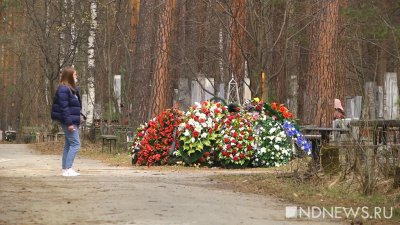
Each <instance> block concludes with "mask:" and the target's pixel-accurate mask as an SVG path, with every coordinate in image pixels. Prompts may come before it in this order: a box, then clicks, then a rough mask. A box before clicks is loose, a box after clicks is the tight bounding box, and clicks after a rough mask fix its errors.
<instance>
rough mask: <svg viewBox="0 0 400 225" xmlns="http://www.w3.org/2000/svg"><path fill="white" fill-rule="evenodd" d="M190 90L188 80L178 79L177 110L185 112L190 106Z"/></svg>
mask: <svg viewBox="0 0 400 225" xmlns="http://www.w3.org/2000/svg"><path fill="white" fill-rule="evenodd" d="M190 97H191V96H190V88H189V79H188V78H179V84H178V99H177V102H178V104H179V109H181V110H186V109H187V108H188V107H189V106H190Z"/></svg>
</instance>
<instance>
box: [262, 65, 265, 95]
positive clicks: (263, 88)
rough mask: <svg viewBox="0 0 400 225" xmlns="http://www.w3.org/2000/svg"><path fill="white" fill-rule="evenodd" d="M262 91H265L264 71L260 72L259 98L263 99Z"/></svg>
mask: <svg viewBox="0 0 400 225" xmlns="http://www.w3.org/2000/svg"><path fill="white" fill-rule="evenodd" d="M264 93H265V72H264V71H262V72H261V100H262V101H264Z"/></svg>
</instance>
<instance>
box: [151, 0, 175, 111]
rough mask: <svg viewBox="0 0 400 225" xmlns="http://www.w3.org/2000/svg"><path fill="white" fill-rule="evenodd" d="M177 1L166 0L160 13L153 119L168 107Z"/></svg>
mask: <svg viewBox="0 0 400 225" xmlns="http://www.w3.org/2000/svg"><path fill="white" fill-rule="evenodd" d="M174 8H175V0H165V1H163V3H162V7H161V11H160V20H159V21H158V31H157V34H158V35H157V42H156V45H157V47H156V57H157V58H156V62H155V70H154V74H153V85H152V92H151V118H153V117H155V116H156V115H158V114H160V113H161V112H162V111H163V110H165V109H166V108H167V107H168V104H167V103H168V96H171V93H169V92H168V90H169V87H170V85H169V82H170V70H169V57H170V54H171V53H170V49H171V36H172V33H171V32H172V26H173V11H174Z"/></svg>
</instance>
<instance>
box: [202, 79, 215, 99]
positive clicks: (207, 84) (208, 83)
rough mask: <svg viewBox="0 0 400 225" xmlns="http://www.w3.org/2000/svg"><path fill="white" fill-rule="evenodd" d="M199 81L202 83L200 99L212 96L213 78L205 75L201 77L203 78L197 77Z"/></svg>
mask: <svg viewBox="0 0 400 225" xmlns="http://www.w3.org/2000/svg"><path fill="white" fill-rule="evenodd" d="M199 79H200V81H201V84H202V85H203V88H204V89H205V90H203V89H201V91H202V93H201V94H202V96H201V97H202V98H201V100H202V101H205V100H209V99H211V98H212V97H214V78H207V77H203V78H199Z"/></svg>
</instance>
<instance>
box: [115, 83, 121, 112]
mask: <svg viewBox="0 0 400 225" xmlns="http://www.w3.org/2000/svg"><path fill="white" fill-rule="evenodd" d="M114 97H115V98H116V99H117V102H118V112H121V75H114Z"/></svg>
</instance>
